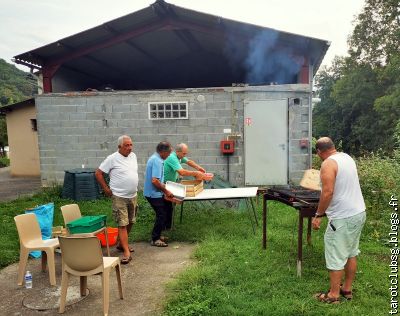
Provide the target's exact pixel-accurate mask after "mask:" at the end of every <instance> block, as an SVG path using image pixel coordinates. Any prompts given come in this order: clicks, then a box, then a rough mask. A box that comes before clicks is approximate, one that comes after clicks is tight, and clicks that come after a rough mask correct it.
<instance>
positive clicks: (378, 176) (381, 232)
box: [357, 150, 400, 243]
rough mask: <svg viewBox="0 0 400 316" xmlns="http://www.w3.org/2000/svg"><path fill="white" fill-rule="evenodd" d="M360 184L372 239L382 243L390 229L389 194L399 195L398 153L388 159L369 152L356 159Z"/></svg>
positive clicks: (399, 164)
mask: <svg viewBox="0 0 400 316" xmlns="http://www.w3.org/2000/svg"><path fill="white" fill-rule="evenodd" d="M357 166H358V172H359V178H360V185H361V189H362V192H363V196H364V199H365V203H366V206H367V214H368V216H369V217H370V225H369V229H370V230H371V234H370V236H371V238H375V239H377V240H379V241H381V242H383V243H385V241H386V239H387V234H388V232H389V231H390V228H389V226H390V225H389V224H390V221H389V215H390V214H389V210H390V208H389V206H388V202H389V201H390V197H391V195H397V197H398V198H399V194H400V182H399V179H398V176H399V174H400V151H399V150H396V151H395V154H394V157H393V158H390V157H387V156H385V155H383V154H382V153H377V154H375V153H372V154H369V155H368V156H366V157H360V158H359V159H357Z"/></svg>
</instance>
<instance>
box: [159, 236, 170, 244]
mask: <svg viewBox="0 0 400 316" xmlns="http://www.w3.org/2000/svg"><path fill="white" fill-rule="evenodd" d="M160 240H161V241H163V242H165V243H167V242H168V240H169V237H167V236H161V237H160Z"/></svg>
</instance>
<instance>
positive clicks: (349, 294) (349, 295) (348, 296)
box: [340, 288, 353, 301]
mask: <svg viewBox="0 0 400 316" xmlns="http://www.w3.org/2000/svg"><path fill="white" fill-rule="evenodd" d="M340 295H342V296H343V297H344V298H345V299H346V300H348V301H350V300H351V299H352V298H353V292H352V291H344V290H342V288H340Z"/></svg>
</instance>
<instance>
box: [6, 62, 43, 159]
mask: <svg viewBox="0 0 400 316" xmlns="http://www.w3.org/2000/svg"><path fill="white" fill-rule="evenodd" d="M36 92H37V82H36V80H35V79H34V77H33V76H30V74H29V73H27V72H24V71H22V70H19V69H18V68H17V67H15V66H14V65H11V64H9V63H7V62H6V61H5V60H3V59H0V107H1V106H4V105H8V104H12V103H16V102H19V101H22V100H25V99H28V98H30V97H32V96H33V94H34V93H36ZM7 145H8V138H7V126H6V120H5V117H4V116H2V115H0V156H1V155H4V147H5V146H7Z"/></svg>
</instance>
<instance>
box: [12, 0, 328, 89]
mask: <svg viewBox="0 0 400 316" xmlns="http://www.w3.org/2000/svg"><path fill="white" fill-rule="evenodd" d="M328 47H329V42H328V41H325V40H321V39H315V38H311V37H306V36H302V35H296V34H292V33H287V32H281V31H278V30H274V29H271V28H266V27H261V26H257V25H252V24H248V23H242V22H238V21H233V20H229V19H225V18H222V17H218V16H214V15H210V14H205V13H201V12H197V11H194V10H189V9H185V8H182V7H178V6H176V5H172V4H168V3H166V2H165V1H162V0H157V1H156V2H155V3H153V4H152V5H150V6H149V7H147V8H144V9H142V10H139V11H136V12H133V13H131V14H128V15H125V16H122V17H120V18H117V19H115V20H112V21H109V22H106V23H104V24H102V25H99V26H97V27H94V28H91V29H89V30H85V31H83V32H80V33H77V34H74V35H72V36H69V37H66V38H63V39H60V40H58V41H56V42H54V43H51V44H48V45H45V46H43V47H39V48H37V49H34V50H31V51H29V52H26V53H23V54H20V55H17V56H15V57H14V58H15V61H16V62H17V63H22V64H26V65H31V66H35V67H37V68H39V69H40V68H42V67H46V66H47V67H48V66H52V65H61V67H60V68H59V69H62V68H64V69H67V70H70V71H72V72H75V73H81V74H84V75H86V76H89V77H90V76H92V77H93V78H94V80H96V81H97V82H99V81H101V80H103V81H104V83H113V84H114V85H115V86H117V88H119V89H132V88H170V87H175V88H176V87H190V86H191V87H195V86H210V85H214V86H226V85H230V84H231V83H234V82H246V83H253V84H260V83H263V82H261V81H274V82H278V83H293V82H283V81H285V80H286V81H290V78H289V79H282V80H281V79H279V80H278V79H277V77H276V78H275V75H273V74H278V73H279V72H282V69H284V68H285V67H287V66H288V65H290V64H292V66H293V67H295V68H296V67H301V66H302V64H303V63H304V60H308V61H309V62H310V64H313V67H314V68H313V71H314V74H315V73H316V71H317V70H318V68H319V65H320V63H321V62H322V59H323V57H324V55H325V53H326V51H327V49H328ZM257 50H260V52H259V53H256V51H257ZM257 55H258V56H257ZM251 58H260V60H259V61H257V60H255V61H252V60H251ZM251 67H253V68H254V67H265V71H264V72H263V73H261V77H260V74H259V78H258V79H254V81H253V82H252V81H251V80H252V79H251V78H250V77H249V74H250V75H251V73H252V71H253V72H254V69H253V70H252V69H251ZM267 67H277V70H273V69H272V70H269V69H267ZM278 68H279V69H278ZM127 78H129V80H127ZM260 78H261V79H260ZM292 81H293V80H292ZM99 83H100V82H99ZM124 85H125V86H124Z"/></svg>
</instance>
